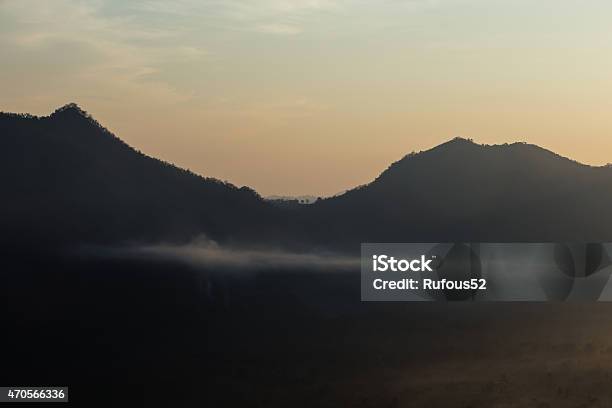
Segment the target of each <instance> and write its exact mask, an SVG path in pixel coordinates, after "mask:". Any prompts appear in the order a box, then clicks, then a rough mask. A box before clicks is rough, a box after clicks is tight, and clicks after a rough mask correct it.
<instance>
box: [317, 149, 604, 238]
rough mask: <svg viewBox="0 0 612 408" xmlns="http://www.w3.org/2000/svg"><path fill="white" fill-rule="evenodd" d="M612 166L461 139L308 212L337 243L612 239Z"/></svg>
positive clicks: (414, 157)
mask: <svg viewBox="0 0 612 408" xmlns="http://www.w3.org/2000/svg"><path fill="white" fill-rule="evenodd" d="M609 208H612V168H610V167H609V166H604V167H592V166H587V165H583V164H580V163H578V162H575V161H572V160H570V159H567V158H564V157H561V156H559V155H557V154H554V153H552V152H550V151H548V150H545V149H543V148H540V147H538V146H535V145H530V144H526V143H513V144H505V145H492V146H489V145H478V144H476V143H474V142H472V141H471V140H468V139H462V138H456V139H453V140H451V141H449V142H447V143H444V144H441V145H439V146H437V147H435V148H433V149H431V150H427V151H425V152H421V153H413V154H410V155H407V156H406V157H404V158H403V159H401V160H399V161H398V162H396V163H394V164H392V165H391V166H390V167H389V168H388V169H387V170H385V171H384V172H383V173H382V174H381V175H380V176H379V177H378V178H377V179H376V180H374V181H373V182H372V183H370V184H368V185H365V186H362V187H358V188H356V189H353V190H351V191H348V192H347V193H345V194H343V195H341V196H337V197H333V198H329V199H325V200H320V201H318V202H317V203H315V204H313V205H312V206H310V208H308V209H310V210H312V213H313V214H312V215H311V216H312V217H313V219H317V220H319V222H320V225H322V226H326V227H327V230H326V231H324V233H322V234H321V235H320V237H322V238H323V237H330V239H332V240H335V241H336V242H415V241H416V242H442V241H450V242H461V241H466V242H470V241H472V242H479V241H482V242H510V241H517V242H551V241H552V242H556V241H575V242H585V241H586V242H588V241H610V240H612V213H611V212H610V211H609Z"/></svg>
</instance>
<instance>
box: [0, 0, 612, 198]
mask: <svg viewBox="0 0 612 408" xmlns="http://www.w3.org/2000/svg"><path fill="white" fill-rule="evenodd" d="M534 3H537V4H534ZM610 15H612V4H610V3H609V2H604V1H590V2H588V4H585V2H576V1H538V2H532V1H523V0H517V1H512V2H509V1H497V0H486V1H485V0H407V1H403V2H402V1H384V2H365V1H348V0H347V1H335V0H295V1H288V0H261V1H254V0H252V1H248V0H227V1H224V2H216V1H209V0H201V1H196V0H177V1H173V2H163V1H157V0H149V1H142V2H138V4H137V5H136V4H135V3H133V2H122V1H118V0H108V1H102V0H96V1H93V0H92V1H71V0H55V1H53V2H48V1H30V0H19V1H17V0H8V1H6V0H5V1H3V2H0V49H2V62H1V65H0V66H1V70H2V75H0V89H2V92H0V110H4V111H18V112H31V113H35V114H48V113H49V112H51V111H52V110H54V109H55V108H57V107H59V106H61V105H63V104H65V103H67V102H73V101H74V102H77V103H78V104H79V105H81V106H82V107H83V108H84V109H86V110H87V111H89V112H90V113H91V114H92V115H93V116H94V117H95V118H96V119H98V120H99V121H100V122H101V123H102V124H103V125H105V126H106V127H108V128H109V129H110V130H111V131H113V132H115V133H116V134H117V135H118V136H119V137H121V138H122V139H124V140H125V141H126V142H128V143H129V144H131V145H133V146H134V147H136V148H138V149H140V150H142V151H144V152H145V153H147V154H150V155H153V156H156V157H160V158H162V159H165V160H167V161H170V162H173V163H175V164H177V165H180V166H182V167H186V168H190V169H191V170H193V171H195V172H197V173H200V174H203V175H206V176H212V177H217V178H221V179H224V180H228V181H230V182H232V183H234V184H237V185H249V186H251V187H253V188H255V189H256V190H257V191H259V192H260V193H261V194H263V195H270V194H295V195H297V194H312V195H328V194H333V193H336V192H339V191H342V190H345V189H347V188H351V187H354V186H356V185H359V184H363V183H366V182H368V181H370V180H372V179H373V178H374V177H375V176H376V175H377V174H379V173H380V172H381V171H382V170H384V169H385V168H386V167H387V166H388V165H389V164H390V163H391V162H393V161H395V160H398V159H399V158H401V157H402V156H403V155H404V154H406V153H408V152H410V151H413V150H417V151H418V150H421V149H426V148H430V147H432V146H434V145H436V144H438V143H441V142H443V141H446V140H448V139H450V138H452V137H455V136H463V137H470V138H473V139H474V140H475V141H476V142H480V143H504V142H512V141H527V142H530V143H535V144H538V145H541V146H543V147H546V148H549V149H551V150H554V151H556V152H558V153H560V154H562V155H564V156H569V157H572V158H574V159H577V160H579V161H582V162H585V163H590V164H598V165H599V164H605V163H607V162H612V137H610V135H612V119H611V118H612V115H611V114H610V112H612V52H611V51H612V50H611V48H612V26H611V25H610V24H609V18H608V17H609V16H610Z"/></svg>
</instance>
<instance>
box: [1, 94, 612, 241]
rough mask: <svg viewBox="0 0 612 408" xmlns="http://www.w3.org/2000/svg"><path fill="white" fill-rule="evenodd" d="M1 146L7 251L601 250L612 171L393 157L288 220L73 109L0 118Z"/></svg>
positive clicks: (502, 159) (470, 147) (553, 160)
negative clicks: (503, 246) (228, 246)
mask: <svg viewBox="0 0 612 408" xmlns="http://www.w3.org/2000/svg"><path fill="white" fill-rule="evenodd" d="M81 119H83V120H81ZM0 145H1V147H2V149H1V152H0V158H1V159H2V164H1V165H2V166H3V167H2V170H3V171H2V174H3V175H4V178H5V179H6V180H5V182H4V183H3V185H4V190H5V193H6V194H5V197H8V198H7V199H5V200H4V201H3V202H2V203H1V204H0V206H1V207H2V208H1V209H2V210H3V211H2V213H3V214H4V216H3V217H1V218H0V225H2V226H3V227H4V228H5V230H6V231H10V234H9V236H11V238H12V237H14V236H17V237H19V236H21V238H24V236H25V238H24V239H26V240H27V237H28V236H30V235H31V236H36V235H42V237H41V238H43V240H44V241H46V242H49V241H51V242H54V241H59V242H62V241H66V242H74V241H76V242H89V241H101V242H124V241H143V240H144V241H148V242H150V241H188V240H190V239H193V238H195V237H197V236H199V235H205V236H207V237H208V238H210V239H213V240H216V241H219V242H221V243H239V244H247V245H278V246H284V245H298V246H301V247H303V248H323V247H324V248H341V249H350V248H353V249H354V248H356V247H358V245H359V243H362V242H415V241H416V242H442V241H447V242H457V241H468V242H469V241H473V242H477V241H482V242H487V241H488V242H508V241H529V242H548V241H612V215H610V214H609V211H608V210H607V209H608V208H610V207H612V168H610V167H607V166H590V165H586V164H582V163H579V162H577V161H575V160H572V159H569V158H566V157H563V156H560V155H558V154H556V153H554V152H552V151H550V150H547V149H544V148H541V147H539V146H536V145H531V144H526V143H522V142H517V143H512V144H503V145H480V144H476V143H474V142H473V141H472V140H470V139H463V138H455V139H452V140H450V141H448V142H445V143H443V144H441V145H438V146H435V147H433V148H431V149H428V150H425V151H422V152H419V153H410V154H408V155H405V156H404V157H403V158H402V159H400V160H398V161H396V162H394V163H392V164H391V165H390V166H389V167H388V168H387V169H386V170H384V171H383V172H382V173H381V174H380V175H379V176H378V177H376V178H375V179H374V180H372V181H371V182H370V183H368V184H365V185H363V186H359V187H356V188H353V189H351V190H349V191H347V192H345V193H343V194H340V195H337V196H333V197H328V198H324V199H321V200H317V201H316V202H314V203H312V204H311V205H307V206H297V207H296V208H291V210H290V211H289V210H288V209H287V208H282V206H278V205H274V204H272V203H270V202H268V201H267V200H265V199H263V198H262V197H261V196H260V195H259V194H257V193H256V192H255V191H254V190H252V189H250V188H248V187H241V188H239V187H236V186H234V185H232V184H230V183H227V182H223V181H220V180H217V179H213V178H207V177H204V176H201V175H197V174H195V173H193V172H191V171H188V170H184V169H181V168H180V167H177V166H175V165H171V164H169V163H167V162H164V161H161V160H159V159H156V158H153V157H149V156H147V155H145V154H143V153H141V152H140V151H138V150H136V149H134V148H133V147H131V146H129V145H127V144H126V143H125V142H124V141H122V140H121V139H120V138H118V137H117V136H115V135H114V134H113V133H112V132H110V131H108V130H107V129H106V128H105V127H103V126H102V125H101V124H99V123H98V122H97V121H96V120H95V119H93V117H91V116H90V115H89V114H88V113H87V112H86V111H85V110H83V109H82V108H80V107H79V106H78V105H76V104H68V105H65V106H64V107H61V108H59V109H57V110H56V111H54V113H52V114H51V115H49V116H43V117H37V116H33V115H27V114H6V113H1V114H0ZM9 174H17V175H18V177H13V178H10V177H8V178H7V175H9ZM11 234H12V235H11Z"/></svg>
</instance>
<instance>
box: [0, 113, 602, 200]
mask: <svg viewBox="0 0 612 408" xmlns="http://www.w3.org/2000/svg"><path fill="white" fill-rule="evenodd" d="M69 109H73V110H76V111H77V112H78V113H79V114H80V115H82V116H84V117H86V118H87V119H89V120H92V121H93V123H95V125H97V126H100V127H102V128H103V129H104V130H105V131H107V132H110V133H111V134H112V135H113V136H115V137H116V138H118V139H120V140H121V141H123V142H126V141H125V140H124V139H123V138H122V137H121V135H119V134H116V133H115V132H113V130H112V129H111V128H109V127H108V126H106V124H104V123H101V122H99V121H98V120H97V119H96V117H95V115H94V114H92V113H91V112H89V111H88V110H87V109H85V108H84V107H83V106H81V105H79V104H78V103H76V102H69V103H66V104H64V105H62V106H60V107H57V108H55V109H53V110H52V111H51V112H49V113H47V114H44V115H35V114H32V113H29V112H7V111H3V110H0V114H7V115H25V116H31V117H33V118H35V119H42V118H50V117H51V116H53V115H54V114H56V113H59V112H62V111H65V110H69ZM458 141H461V142H466V143H470V144H473V145H475V146H478V147H509V146H513V145H517V144H521V145H527V146H531V147H534V148H537V149H541V150H542V151H545V152H548V153H551V154H553V155H555V156H557V157H558V158H560V159H564V160H569V161H571V162H574V163H578V164H580V165H582V166H587V167H591V168H604V167H610V166H612V164H611V163H610V162H608V163H606V164H603V165H591V164H588V163H582V162H580V161H578V160H576V159H574V158H572V157H568V156H564V155H562V154H559V153H558V152H555V151H553V150H550V149H548V148H546V147H543V146H539V145H537V144H533V143H527V142H525V141H513V142H503V143H493V144H487V143H480V142H478V141H476V140H474V139H472V138H469V137H462V136H455V137H453V138H450V139H448V140H445V141H442V142H440V143H438V144H436V145H434V146H429V147H426V148H424V149H423V150H419V151H415V150H412V151H410V152H405V153H403V154H402V155H401V156H400V157H399V158H397V159H395V160H393V161H391V162H389V163H387V165H386V167H384V168H383V169H381V170H380V171H379V172H378V174H376V176H375V177H373V178H372V179H370V180H367V181H365V182H364V183H361V184H358V185H354V186H349V187H348V188H347V189H345V190H342V191H338V192H336V193H332V194H327V195H322V194H307V193H306V194H294V195H291V194H278V193H271V194H263V193H262V192H260V191H258V190H257V189H256V188H254V187H253V186H249V185H241V184H237V183H235V182H233V181H232V180H227V179H221V178H218V177H215V176H214V175H210V174H202V173H198V172H194V171H193V170H192V169H189V168H187V167H185V166H182V165H181V164H180V163H172V162H168V163H170V164H171V165H173V166H175V167H177V168H181V169H185V170H189V171H191V172H193V173H194V174H196V175H197V176H200V177H204V178H212V179H216V180H218V181H221V182H226V183H230V184H232V185H234V186H236V187H248V188H250V189H252V190H254V191H255V192H256V193H257V194H259V195H260V196H261V197H262V198H264V199H300V198H301V199H316V198H329V197H334V196H340V195H342V194H344V193H346V192H348V191H350V190H353V189H355V188H359V187H361V186H363V185H368V184H370V183H372V182H373V181H375V179H376V178H377V177H378V176H379V175H381V174H382V173H383V172H385V171H386V170H387V169H389V168H390V166H392V165H393V164H394V163H396V162H399V161H401V160H404V159H405V158H407V157H408V156H410V155H411V154H422V153H426V152H428V151H430V150H434V149H436V148H439V147H441V146H443V145H447V144H450V143H453V142H458ZM126 143H127V142H126ZM127 144H128V146H130V147H131V148H132V149H135V150H136V151H138V152H141V153H142V154H144V155H146V156H148V157H150V158H153V159H157V160H162V161H165V160H163V159H162V158H159V157H155V156H152V155H150V154H147V153H146V152H144V151H142V150H141V149H140V147H139V146H135V145H132V144H130V143H127Z"/></svg>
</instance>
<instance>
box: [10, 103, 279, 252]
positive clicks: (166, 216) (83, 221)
mask: <svg viewBox="0 0 612 408" xmlns="http://www.w3.org/2000/svg"><path fill="white" fill-rule="evenodd" d="M0 163H1V164H0V166H1V167H2V190H3V192H2V202H1V204H0V207H1V213H2V215H1V216H0V225H1V230H2V231H3V237H2V240H3V241H4V242H11V243H20V242H44V243H47V244H54V243H55V244H61V243H74V242H91V243H108V242H122V241H163V240H171V241H180V240H187V239H191V238H193V237H195V236H197V235H200V234H205V235H207V236H208V237H209V238H211V239H214V240H218V241H227V240H234V239H237V240H247V241H255V240H257V239H260V238H261V235H264V236H265V233H266V231H271V230H272V229H273V226H274V225H275V224H278V220H276V219H275V217H277V216H278V214H279V212H278V210H277V209H276V208H275V207H273V206H272V205H271V204H269V203H267V202H266V201H264V200H263V199H262V198H261V197H259V195H257V194H256V193H255V192H254V191H253V190H251V189H249V188H246V187H243V188H237V187H235V186H233V185H231V184H229V183H224V182H221V181H218V180H215V179H210V178H203V177H200V176H198V175H195V174H193V173H191V172H189V171H187V170H183V169H180V168H178V167H175V166H173V165H171V164H169V163H166V162H163V161H160V160H157V159H153V158H151V157H148V156H146V155H144V154H142V153H140V152H138V151H136V150H134V149H133V148H131V147H130V146H128V145H127V144H125V143H124V142H123V141H121V140H120V139H119V138H117V137H116V136H115V135H113V134H112V133H111V132H109V131H108V130H107V129H105V128H104V127H102V126H101V125H100V124H99V123H98V122H96V121H95V120H94V119H93V118H92V117H90V116H89V115H88V114H87V113H86V112H85V111H83V110H82V109H81V108H79V107H78V106H77V105H76V104H69V105H66V106H64V107H62V108H59V109H58V110H56V111H55V112H53V113H52V114H51V115H50V116H46V117H36V116H32V115H27V114H26V115H20V114H9V113H2V114H0ZM264 226H265V229H264V228H263V227H264ZM255 231H257V236H255V235H254V234H255Z"/></svg>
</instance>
